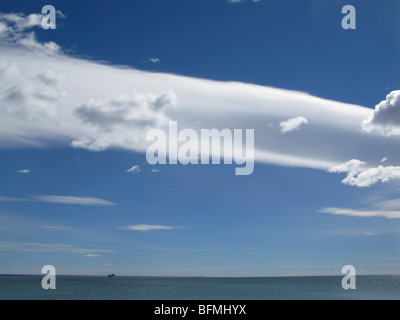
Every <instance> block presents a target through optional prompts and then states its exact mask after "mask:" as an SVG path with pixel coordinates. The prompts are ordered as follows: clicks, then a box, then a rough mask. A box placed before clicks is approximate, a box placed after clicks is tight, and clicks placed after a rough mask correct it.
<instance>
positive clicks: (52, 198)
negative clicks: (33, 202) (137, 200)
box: [34, 195, 115, 206]
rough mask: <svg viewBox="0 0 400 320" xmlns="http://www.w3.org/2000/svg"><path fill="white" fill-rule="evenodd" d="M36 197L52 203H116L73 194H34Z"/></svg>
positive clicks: (92, 204)
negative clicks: (73, 195)
mask: <svg viewBox="0 0 400 320" xmlns="http://www.w3.org/2000/svg"><path fill="white" fill-rule="evenodd" d="M34 198H35V199H37V200H39V201H43V202H51V203H63V204H81V205H87V206H114V205H115V203H113V202H111V201H108V200H104V199H99V198H87V197H71V196H52V195H46V196H34Z"/></svg>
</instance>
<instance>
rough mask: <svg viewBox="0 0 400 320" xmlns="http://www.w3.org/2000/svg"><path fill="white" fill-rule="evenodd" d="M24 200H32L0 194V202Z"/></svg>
mask: <svg viewBox="0 0 400 320" xmlns="http://www.w3.org/2000/svg"><path fill="white" fill-rule="evenodd" d="M26 201H32V199H29V198H14V197H3V196H0V202H26Z"/></svg>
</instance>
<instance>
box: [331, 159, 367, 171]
mask: <svg viewBox="0 0 400 320" xmlns="http://www.w3.org/2000/svg"><path fill="white" fill-rule="evenodd" d="M365 165H366V163H365V162H364V161H360V160H358V159H351V160H349V161H347V162H344V163H341V164H339V165H337V166H334V167H332V168H329V169H328V171H329V172H337V173H342V172H352V171H354V172H360V171H362V170H363V168H364V167H365Z"/></svg>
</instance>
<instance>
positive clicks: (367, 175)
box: [328, 159, 400, 187]
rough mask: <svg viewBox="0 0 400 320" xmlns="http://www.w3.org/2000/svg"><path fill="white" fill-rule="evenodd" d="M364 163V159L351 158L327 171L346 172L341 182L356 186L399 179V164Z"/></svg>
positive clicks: (366, 185)
mask: <svg viewBox="0 0 400 320" xmlns="http://www.w3.org/2000/svg"><path fill="white" fill-rule="evenodd" d="M381 162H382V161H381ZM366 165H367V163H366V162H364V161H360V160H358V159H352V160H350V161H347V162H345V163H342V164H339V165H337V166H334V167H331V168H329V169H328V172H336V173H343V172H345V173H347V176H346V178H344V179H343V180H342V183H344V184H347V185H350V186H357V187H369V186H371V185H374V184H375V183H377V182H388V181H390V180H396V179H400V166H386V167H384V166H382V165H379V166H378V167H366Z"/></svg>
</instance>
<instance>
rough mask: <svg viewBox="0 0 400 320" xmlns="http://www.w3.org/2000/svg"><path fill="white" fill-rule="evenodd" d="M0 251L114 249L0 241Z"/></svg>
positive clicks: (81, 251) (94, 251)
mask: <svg viewBox="0 0 400 320" xmlns="http://www.w3.org/2000/svg"><path fill="white" fill-rule="evenodd" d="M0 251H25V252H60V251H61V252H69V253H77V254H91V253H111V252H115V251H114V250H105V249H84V248H78V247H75V246H72V245H69V244H60V243H55V244H53V243H37V242H0Z"/></svg>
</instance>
